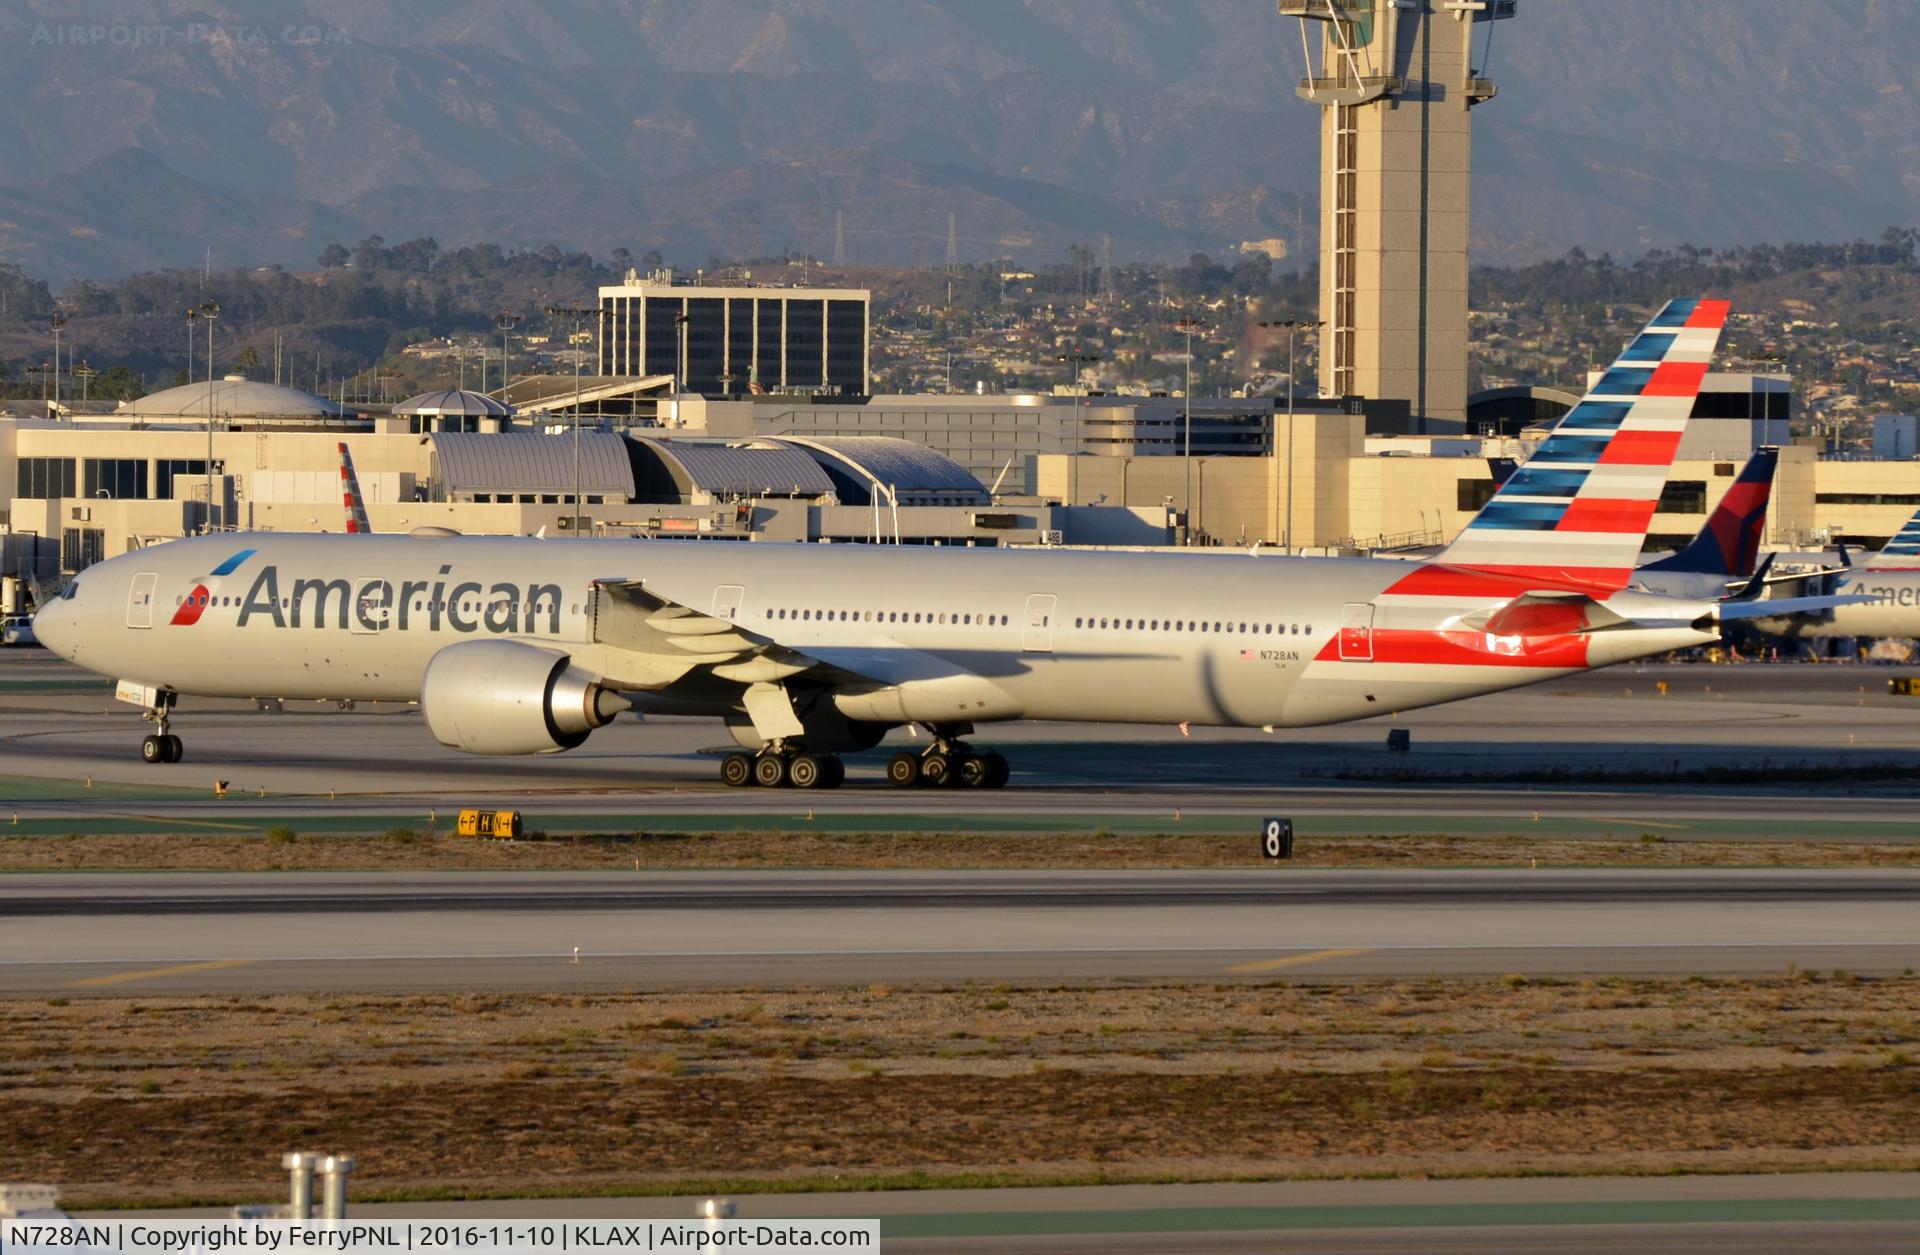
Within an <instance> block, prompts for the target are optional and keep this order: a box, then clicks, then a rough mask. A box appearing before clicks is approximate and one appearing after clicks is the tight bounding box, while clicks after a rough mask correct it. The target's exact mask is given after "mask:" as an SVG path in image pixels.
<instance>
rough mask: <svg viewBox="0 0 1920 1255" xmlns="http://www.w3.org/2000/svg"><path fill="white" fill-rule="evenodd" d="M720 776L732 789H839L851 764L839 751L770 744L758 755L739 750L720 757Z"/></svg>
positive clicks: (844, 781)
mask: <svg viewBox="0 0 1920 1255" xmlns="http://www.w3.org/2000/svg"><path fill="white" fill-rule="evenodd" d="M720 779H721V781H722V783H724V784H726V785H727V787H728V788H733V789H744V788H747V787H749V786H751V785H759V786H760V787H761V788H763V789H778V788H783V787H792V788H795V789H837V788H839V787H840V786H841V785H842V784H844V783H846V779H847V765H846V764H845V763H844V762H842V761H841V760H840V756H839V755H838V754H815V753H812V752H810V751H807V750H798V749H787V748H785V747H780V746H768V747H767V748H766V749H764V750H761V751H760V752H759V753H758V754H749V753H747V752H746V751H744V750H735V751H734V752H733V753H731V754H728V755H727V756H726V757H725V758H722V759H721V760H720Z"/></svg>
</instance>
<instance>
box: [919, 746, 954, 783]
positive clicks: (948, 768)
mask: <svg viewBox="0 0 1920 1255" xmlns="http://www.w3.org/2000/svg"><path fill="white" fill-rule="evenodd" d="M952 782H953V760H952V759H950V758H948V757H947V756H946V755H945V754H928V755H926V756H925V757H923V758H921V760H920V783H921V784H924V785H926V786H927V787H928V788H930V789H937V788H940V787H941V786H943V785H947V784H951V783H952Z"/></svg>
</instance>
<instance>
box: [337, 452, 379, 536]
mask: <svg viewBox="0 0 1920 1255" xmlns="http://www.w3.org/2000/svg"><path fill="white" fill-rule="evenodd" d="M340 501H341V504H342V505H344V506H345V507H346V511H347V531H348V532H349V533H351V534H356V535H361V536H365V535H368V534H370V533H371V532H372V531H373V525H372V524H371V523H369V522H367V499H366V498H365V497H363V496H361V495H360V477H359V476H358V475H356V474H354V473H353V455H352V454H351V453H348V452H347V442H346V441H344V440H342V441H341V442H340Z"/></svg>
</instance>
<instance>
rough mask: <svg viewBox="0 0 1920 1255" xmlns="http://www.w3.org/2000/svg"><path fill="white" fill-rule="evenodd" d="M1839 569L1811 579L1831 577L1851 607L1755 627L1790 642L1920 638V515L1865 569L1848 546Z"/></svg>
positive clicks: (1832, 584) (1835, 589)
mask: <svg viewBox="0 0 1920 1255" xmlns="http://www.w3.org/2000/svg"><path fill="white" fill-rule="evenodd" d="M1840 563H1841V565H1840V566H1839V567H1838V568H1828V569H1825V570H1821V571H1817V572H1813V573H1812V574H1811V575H1810V576H1808V577H1807V578H1808V579H1810V580H1818V579H1819V577H1822V576H1824V577H1827V578H1826V579H1825V581H1824V583H1825V584H1826V585H1827V586H1828V587H1829V588H1830V589H1831V591H1833V592H1836V593H1846V594H1852V596H1851V598H1850V599H1849V600H1850V601H1851V602H1852V604H1845V605H1836V606H1835V607H1833V608H1832V609H1831V610H1827V611H1823V612H1820V613H1816V614H1810V615H1804V616H1793V617H1789V618H1781V619H1777V620H1776V619H1773V618H1768V619H1764V620H1762V621H1760V622H1759V623H1757V624H1756V625H1755V626H1756V627H1758V628H1759V629H1760V630H1761V631H1763V632H1768V633H1772V634H1776V635H1785V636H1803V637H1831V636H1907V637H1912V636H1920V511H1916V512H1915V513H1914V515H1913V517H1912V518H1910V519H1908V520H1907V521H1906V524H1905V525H1904V526H1903V527H1901V529H1900V530H1899V531H1898V532H1896V533H1894V535H1893V538H1892V539H1890V540H1888V541H1887V543H1886V544H1885V545H1884V546H1882V547H1881V549H1880V552H1878V553H1876V554H1874V555H1873V556H1872V557H1871V558H1868V559H1867V561H1866V563H1865V564H1864V565H1861V566H1854V565H1853V564H1852V559H1851V558H1850V557H1849V556H1848V555H1847V551H1846V549H1845V547H1844V546H1843V547H1842V548H1841V551H1840Z"/></svg>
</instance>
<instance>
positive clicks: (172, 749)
mask: <svg viewBox="0 0 1920 1255" xmlns="http://www.w3.org/2000/svg"><path fill="white" fill-rule="evenodd" d="M173 702H174V695H173V694H172V693H161V694H160V695H159V700H158V701H157V702H156V703H155V704H154V705H152V706H150V707H148V709H147V711H146V712H145V713H144V714H142V715H141V716H140V717H141V718H142V719H145V720H146V721H147V722H148V723H151V724H152V725H153V726H154V731H153V732H152V733H151V734H150V735H148V736H147V737H146V739H144V740H142V741H141V742H140V761H142V762H146V763H177V762H179V761H180V759H181V757H182V756H184V755H185V753H186V746H185V745H183V744H182V743H181V741H180V738H179V737H177V736H175V735H173V733H171V732H169V731H168V730H167V723H168V714H169V712H171V711H172V710H173Z"/></svg>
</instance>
